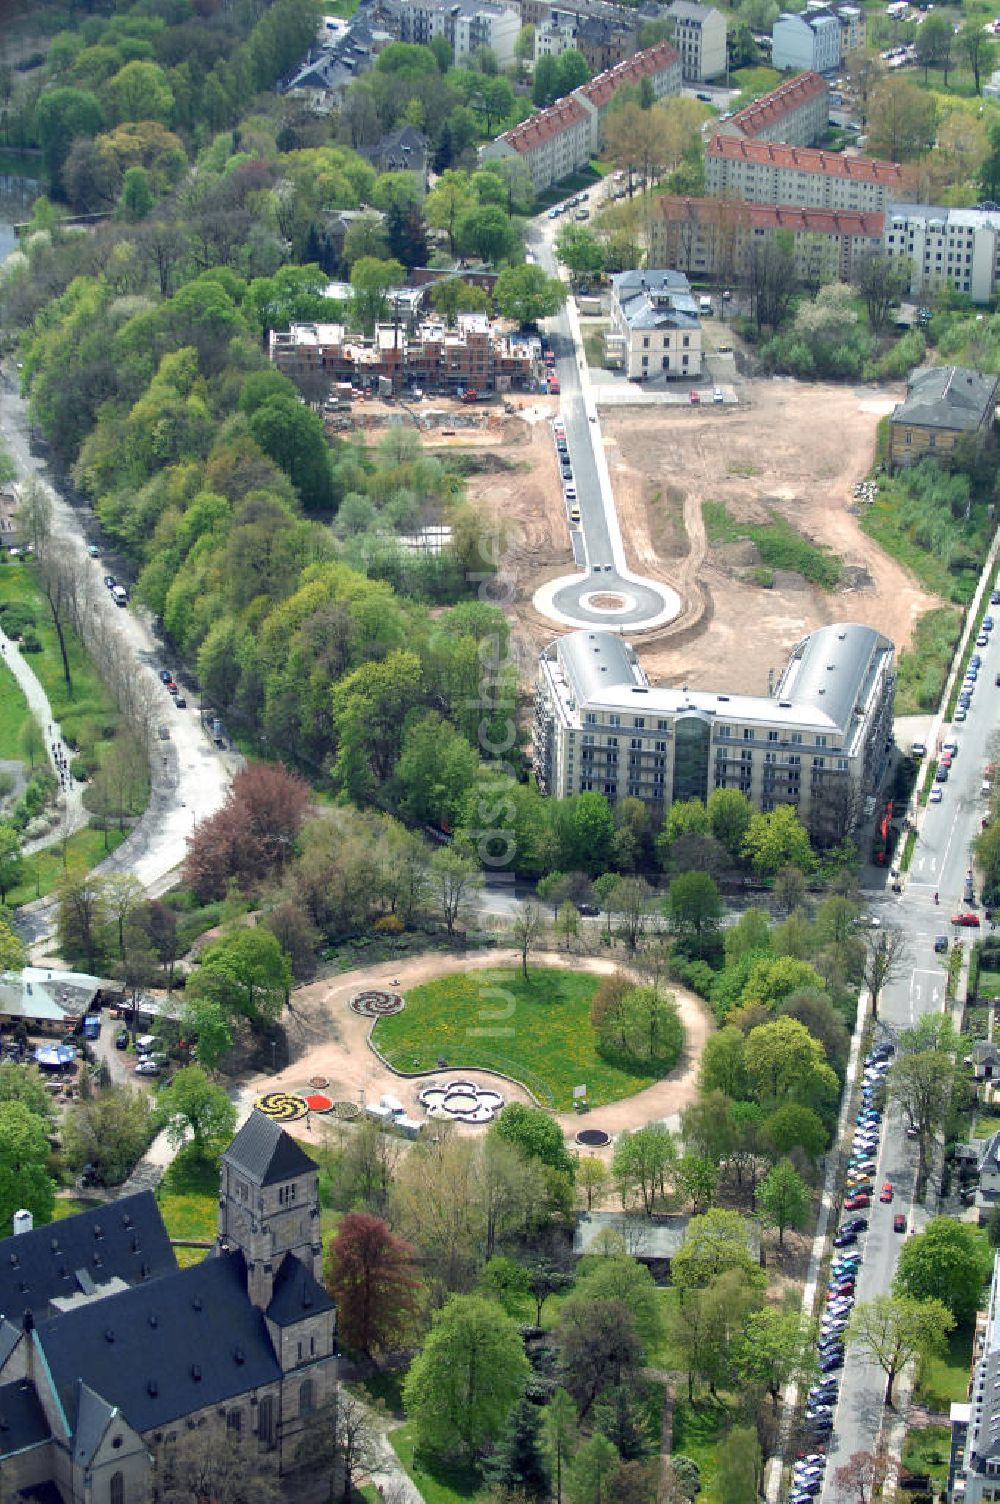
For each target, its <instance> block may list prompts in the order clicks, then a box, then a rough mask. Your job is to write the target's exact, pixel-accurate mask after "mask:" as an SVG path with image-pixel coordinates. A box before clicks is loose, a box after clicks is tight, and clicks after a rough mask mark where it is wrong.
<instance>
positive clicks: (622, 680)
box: [558, 631, 644, 705]
mask: <svg viewBox="0 0 1000 1504" xmlns="http://www.w3.org/2000/svg"><path fill="white" fill-rule="evenodd" d="M558 647H559V658H560V661H561V663H562V668H563V672H564V673H565V675H566V679H567V682H568V683H569V684H570V686H571V688H572V690H573V693H574V694H575V696H576V699H577V701H578V702H579V703H580V704H581V705H585V704H586V703H587V702H588V701H589V700H597V699H600V697H601V696H602V695H603V694H606V693H607V691H608V690H609V689H610V688H611V687H612V686H613V685H616V684H619V685H620V684H642V683H643V682H644V681H643V678H642V675H641V673H640V672H639V671H638V669H637V668H636V664H635V661H634V659H633V657H632V653H631V651H630V649H629V646H628V643H627V642H626V641H625V639H624V638H623V637H616V636H615V634H614V633H613V632H587V631H582V632H569V633H567V635H566V636H565V637H562V638H560V639H559V644H558Z"/></svg>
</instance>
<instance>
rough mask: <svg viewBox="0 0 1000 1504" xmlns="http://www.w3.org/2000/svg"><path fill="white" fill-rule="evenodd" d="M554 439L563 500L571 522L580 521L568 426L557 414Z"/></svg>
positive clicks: (553, 426) (553, 422) (554, 423)
mask: <svg viewBox="0 0 1000 1504" xmlns="http://www.w3.org/2000/svg"><path fill="white" fill-rule="evenodd" d="M552 437H553V439H554V440H555V446H556V457H557V458H558V460H559V470H560V473H561V475H562V480H563V500H564V501H565V503H566V510H567V512H568V513H569V520H570V522H579V521H580V506H579V503H578V501H577V495H576V482H575V481H574V479H573V465H572V462H571V460H570V457H569V445H568V444H567V442H566V424H565V423H564V422H563V420H562V418H561V417H560V416H559V415H558V414H557V415H556V416H555V417H554V418H553V419H552Z"/></svg>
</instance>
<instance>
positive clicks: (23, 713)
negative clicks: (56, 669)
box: [0, 663, 31, 761]
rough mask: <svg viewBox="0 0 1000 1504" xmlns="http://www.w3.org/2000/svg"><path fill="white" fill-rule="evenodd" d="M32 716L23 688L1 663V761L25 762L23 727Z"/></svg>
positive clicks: (4, 664)
mask: <svg viewBox="0 0 1000 1504" xmlns="http://www.w3.org/2000/svg"><path fill="white" fill-rule="evenodd" d="M30 714H31V712H30V710H29V709H28V702H27V700H26V699H25V698H24V695H23V694H22V693H21V686H20V685H19V684H18V682H17V680H16V679H15V678H14V675H13V674H12V673H11V671H10V669H9V668H8V667H7V665H6V663H0V759H3V760H4V761H6V760H8V759H16V760H18V761H23V759H22V756H21V749H20V736H21V727H22V726H23V725H24V723H25V721H26V720H27V719H28V716H29V715H30Z"/></svg>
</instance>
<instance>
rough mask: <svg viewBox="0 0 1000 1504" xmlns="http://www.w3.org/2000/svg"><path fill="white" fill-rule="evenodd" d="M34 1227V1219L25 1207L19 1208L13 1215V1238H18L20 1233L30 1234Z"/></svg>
mask: <svg viewBox="0 0 1000 1504" xmlns="http://www.w3.org/2000/svg"><path fill="white" fill-rule="evenodd" d="M34 1225H35V1219H34V1217H33V1216H32V1215H31V1213H30V1212H29V1211H28V1210H27V1208H26V1207H23V1206H22V1207H21V1210H20V1211H19V1212H15V1213H14V1236H15V1238H16V1237H19V1236H20V1234H21V1233H22V1232H30V1231H31V1229H32V1228H33V1227H34Z"/></svg>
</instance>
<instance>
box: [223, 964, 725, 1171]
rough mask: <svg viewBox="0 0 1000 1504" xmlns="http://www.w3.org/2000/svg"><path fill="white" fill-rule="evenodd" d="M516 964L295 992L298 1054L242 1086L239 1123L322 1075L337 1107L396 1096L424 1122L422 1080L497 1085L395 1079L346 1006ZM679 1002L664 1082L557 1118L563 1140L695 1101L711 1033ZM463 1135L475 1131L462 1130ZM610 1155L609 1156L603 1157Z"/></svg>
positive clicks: (305, 1127)
mask: <svg viewBox="0 0 1000 1504" xmlns="http://www.w3.org/2000/svg"><path fill="white" fill-rule="evenodd" d="M519 960H520V957H519V955H518V953H516V952H514V951H503V950H495V951H494V950H491V951H478V952H476V953H475V954H473V955H469V956H441V955H439V954H435V955H428V956H422V957H417V958H415V959H412V960H407V961H402V962H400V963H399V964H398V965H397V966H396V967H395V969H394V968H393V966H392V965H381V966H374V967H371V968H367V969H363V970H357V971H350V972H345V973H344V974H343V975H342V976H339V977H335V978H332V979H331V978H327V979H326V980H324V981H322V982H314V983H312V984H311V985H310V986H308V987H301V988H299V989H298V990H297V991H296V992H295V993H294V994H293V996H292V1011H293V1018H294V1022H292V1023H291V1025H290V1028H289V1034H290V1036H291V1038H292V1041H293V1047H294V1041H295V1040H296V1038H297V1040H298V1044H299V1047H300V1053H299V1054H298V1057H297V1059H296V1060H295V1061H294V1063H293V1064H292V1065H290V1066H288V1067H287V1069H285V1070H283V1071H280V1072H278V1073H277V1074H276V1075H270V1076H258V1077H255V1078H253V1079H252V1080H250V1081H248V1082H247V1083H246V1084H245V1085H244V1086H243V1087H242V1089H241V1091H240V1094H239V1099H238V1106H239V1108H240V1109H241V1116H242V1115H243V1114H244V1113H246V1112H249V1110H250V1108H251V1106H252V1105H253V1102H254V1101H255V1099H256V1098H257V1097H259V1096H261V1095H262V1094H263V1093H264V1092H270V1091H290V1092H301V1091H302V1090H304V1089H308V1088H307V1083H308V1082H309V1080H310V1078H311V1077H313V1076H324V1077H326V1078H327V1080H328V1081H329V1086H327V1087H324V1091H326V1092H327V1094H328V1095H329V1096H331V1097H333V1098H334V1100H336V1101H351V1102H358V1101H360V1100H361V1097H362V1093H363V1094H364V1100H365V1101H367V1102H377V1101H378V1099H379V1097H380V1096H381V1095H382V1093H383V1092H388V1093H390V1094H391V1095H392V1096H394V1097H397V1098H398V1099H399V1100H400V1101H401V1102H402V1103H403V1104H404V1106H405V1107H406V1109H407V1112H408V1113H409V1114H410V1115H411V1116H413V1117H417V1118H422V1117H423V1109H422V1108H421V1107H420V1106H419V1104H418V1101H417V1094H418V1092H419V1090H420V1088H421V1087H422V1086H423V1085H424V1084H425V1082H426V1081H427V1079H428V1078H429V1077H430V1076H433V1075H439V1074H440V1075H444V1076H448V1075H453V1076H458V1075H461V1077H462V1079H463V1080H466V1079H468V1080H472V1081H477V1082H482V1083H484V1084H485V1083H486V1082H493V1083H495V1082H496V1080H497V1078H496V1077H495V1076H494V1075H493V1074H492V1073H491V1072H490V1071H480V1070H470V1069H468V1067H466V1066H461V1067H458V1066H456V1067H453V1068H451V1069H450V1070H448V1071H443V1072H433V1071H432V1072H428V1073H426V1074H425V1075H424V1076H420V1077H406V1078H401V1077H399V1076H396V1075H394V1074H393V1073H392V1072H391V1071H389V1070H387V1069H386V1067H385V1066H384V1065H383V1064H382V1062H381V1061H380V1060H379V1058H378V1056H377V1055H376V1054H375V1053H374V1052H373V1051H372V1050H371V1049H370V1048H369V1046H368V1033H369V1029H370V1027H371V1020H370V1019H366V1018H361V1017H359V1016H358V1015H357V1014H356V1013H352V1012H351V1010H350V1007H349V1003H350V1000H351V998H352V997H353V995H354V994H355V993H356V992H360V991H361V990H362V989H365V988H382V989H390V988H391V987H392V983H393V981H394V979H396V978H398V979H399V984H400V985H399V990H400V991H402V992H403V993H405V992H406V991H407V990H408V989H409V988H412V987H416V986H418V985H419V983H421V982H426V981H430V980H431V979H432V978H434V977H439V976H444V975H446V974H448V973H450V972H455V971H479V970H483V969H485V968H496V967H503V966H513V965H517V964H519ZM532 964H533V965H536V966H543V965H544V966H559V967H568V968H571V969H572V970H574V971H581V970H582V971H592V972H598V973H601V974H602V975H604V974H607V973H609V972H612V971H614V970H615V969H616V967H617V966H618V965H619V964H620V963H618V962H615V961H610V960H607V961H606V960H601V959H592V958H589V957H581V956H571V957H567V956H566V955H565V954H563V955H555V954H539V955H537V956H535V957H534V958H533V961H532ZM672 990H673V991H674V992H675V995H676V998H677V1005H678V1008H679V1010H680V1016H681V1022H682V1023H683V1025H684V1031H685V1044H684V1052H683V1054H682V1056H681V1059H680V1061H679V1062H678V1064H677V1066H676V1068H675V1069H674V1070H673V1071H672V1072H671V1073H670V1075H669V1076H666V1077H665V1078H664V1079H663V1080H662V1081H657V1082H655V1083H654V1084H653V1085H652V1086H648V1087H647V1088H646V1089H645V1090H644V1091H641V1092H637V1093H636V1095H635V1096H632V1097H628V1098H625V1099H623V1100H622V1101H621V1102H613V1103H611V1104H610V1105H609V1106H607V1107H601V1108H598V1109H596V1110H595V1111H594V1112H593V1113H588V1114H586V1115H585V1116H578V1115H576V1114H574V1113H572V1112H564V1113H557V1114H555V1116H556V1120H557V1122H558V1123H559V1124H560V1125H561V1127H562V1129H563V1131H564V1133H565V1134H566V1135H567V1137H568V1138H570V1139H572V1137H573V1135H574V1134H575V1133H576V1132H577V1131H578V1130H579V1129H580V1128H581V1127H583V1126H586V1127H588V1128H603V1129H604V1130H605V1131H606V1132H607V1133H609V1134H612V1135H614V1134H617V1133H620V1132H621V1131H622V1129H623V1128H636V1127H641V1126H642V1125H643V1124H644V1123H648V1122H651V1121H653V1120H654V1119H657V1118H666V1117H673V1116H674V1115H675V1114H677V1113H679V1112H680V1111H681V1110H682V1109H683V1108H684V1107H686V1106H688V1104H689V1103H690V1102H692V1101H694V1099H695V1096H696V1095H697V1074H698V1064H699V1061H700V1059H701V1052H702V1049H703V1047H704V1044H705V1040H706V1039H707V1038H708V1035H709V1032H710V1030H711V1027H712V1025H711V1023H710V1020H709V1018H708V1015H707V1013H706V1012H705V1010H704V1009H703V1007H702V1005H701V1003H700V1002H699V1001H698V999H697V998H695V997H694V996H693V995H692V994H691V993H687V992H684V991H683V990H680V989H676V988H675V989H672ZM502 1090H503V1092H504V1095H505V1097H506V1098H507V1099H508V1101H519V1102H530V1101H531V1097H530V1096H529V1094H528V1093H527V1092H526V1091H524V1090H523V1089H522V1088H519V1087H515V1086H511V1085H509V1084H505V1085H502ZM284 1126H285V1127H286V1128H287V1129H288V1131H289V1132H290V1133H293V1134H296V1135H297V1136H298V1137H299V1138H301V1139H303V1140H305V1141H306V1142H308V1141H309V1139H310V1138H311V1137H312V1135H313V1125H312V1124H311V1123H310V1122H308V1121H307V1120H302V1121H300V1122H294V1123H287V1124H285V1125H284ZM462 1131H463V1132H467V1133H475V1132H479V1131H481V1130H479V1129H476V1128H474V1127H463V1129H462ZM608 1152H609V1153H610V1151H608Z"/></svg>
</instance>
